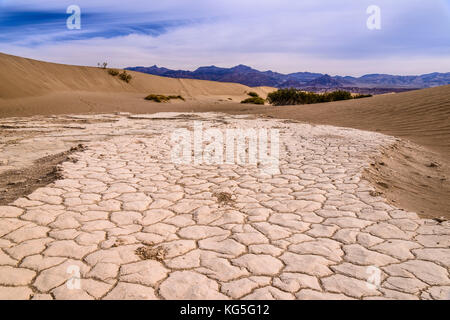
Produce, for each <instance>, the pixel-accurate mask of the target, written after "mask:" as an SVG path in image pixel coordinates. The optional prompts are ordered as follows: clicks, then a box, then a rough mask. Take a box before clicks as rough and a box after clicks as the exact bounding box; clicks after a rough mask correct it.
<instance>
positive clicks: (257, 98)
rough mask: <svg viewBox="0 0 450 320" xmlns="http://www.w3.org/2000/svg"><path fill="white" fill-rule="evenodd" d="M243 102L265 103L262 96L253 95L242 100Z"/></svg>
mask: <svg viewBox="0 0 450 320" xmlns="http://www.w3.org/2000/svg"><path fill="white" fill-rule="evenodd" d="M241 103H252V104H264V99H263V98H261V97H251V98H247V99H245V100H242V101H241Z"/></svg>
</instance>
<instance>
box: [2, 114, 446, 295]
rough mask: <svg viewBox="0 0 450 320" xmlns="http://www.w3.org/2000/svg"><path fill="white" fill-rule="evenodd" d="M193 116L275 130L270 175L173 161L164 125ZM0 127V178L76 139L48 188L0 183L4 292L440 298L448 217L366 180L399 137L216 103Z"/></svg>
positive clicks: (36, 164) (9, 121)
mask: <svg viewBox="0 0 450 320" xmlns="http://www.w3.org/2000/svg"><path fill="white" fill-rule="evenodd" d="M194 120H197V121H202V122H203V125H204V127H205V128H208V127H214V128H217V129H225V128H262V127H266V128H277V129H278V130H280V173H279V174H275V175H267V174H264V173H262V172H261V171H260V170H259V169H260V168H258V166H257V165H249V164H242V165H237V164H229V165H205V164H202V165H194V164H192V165H185V164H184V165H181V164H174V163H173V162H172V161H171V158H170V150H171V147H172V142H171V139H170V137H171V133H172V132H173V131H174V130H175V129H177V128H192V126H193V122H194ZM0 126H1V128H2V130H3V131H2V132H3V134H2V141H1V144H0V161H2V163H1V164H2V166H0V174H5V173H6V172H8V171H10V170H21V168H31V169H33V168H34V169H33V170H34V171H39V170H40V166H42V167H44V166H45V162H46V161H50V159H49V158H46V157H48V156H49V155H54V154H58V153H62V152H66V151H67V150H68V149H70V148H71V147H74V146H77V145H79V144H81V145H82V146H80V147H78V148H75V149H73V150H72V151H71V153H70V155H69V154H68V155H67V159H65V160H66V161H64V162H63V163H62V164H61V165H60V166H59V167H58V170H56V171H55V170H53V171H50V172H49V175H53V177H54V178H52V182H51V183H50V184H48V185H46V184H45V183H44V182H45V181H41V185H40V184H39V183H40V181H30V177H31V176H27V177H23V179H22V180H19V181H10V182H9V186H8V187H7V188H5V189H3V190H0V191H1V192H2V193H4V194H5V195H3V196H2V199H6V200H4V201H3V202H4V203H3V205H2V206H0V299H6V298H9V299H11V298H16V299H450V278H449V270H450V249H449V247H450V222H449V221H446V220H445V219H444V220H439V219H424V218H421V217H419V216H418V215H417V214H416V213H413V212H409V211H406V210H402V209H400V208H398V207H396V206H394V205H393V204H392V202H388V201H386V200H385V198H384V197H383V195H382V194H380V193H379V192H377V191H376V190H375V189H374V187H373V185H371V184H370V183H369V182H368V181H367V180H366V179H364V178H363V174H364V169H368V168H370V165H371V162H372V161H373V160H372V159H373V158H374V157H377V156H380V153H381V149H382V148H383V147H388V146H390V145H393V144H395V143H396V142H398V140H399V139H398V138H394V137H392V136H387V135H383V134H381V133H377V132H369V131H360V130H357V129H348V128H338V127H332V126H325V125H311V124H304V123H299V122H296V121H291V120H281V119H273V118H267V117H255V116H253V115H225V114H219V113H156V114H151V115H145V114H139V115H134V114H129V113H116V114H99V115H92V114H91V115H80V114H78V115H57V116H33V117H29V118H4V119H1V120H0ZM8 132H9V133H8ZM7 133H8V134H7ZM39 159H40V160H39ZM31 169H30V170H31ZM33 170H32V171H33ZM27 179H28V180H27ZM38 180H39V179H38ZM28 184H32V186H29V185H28ZM33 185H34V187H33ZM15 186H21V187H23V188H25V189H26V188H29V189H30V188H31V189H30V190H29V191H30V192H31V193H29V194H23V195H21V194H20V190H19V189H20V188H19V189H17V188H15ZM16 189H17V190H19V191H18V192H17V193H12V194H11V190H13V191H14V190H16ZM8 192H9V193H10V194H7V193H8ZM74 270H75V271H79V280H80V287H79V288H73V287H71V286H70V285H68V280H69V278H71V277H72V276H73V273H72V271H74ZM68 271H71V272H68ZM377 278H378V279H377ZM72 280H73V279H72ZM75 280H76V279H75ZM377 280H379V281H377Z"/></svg>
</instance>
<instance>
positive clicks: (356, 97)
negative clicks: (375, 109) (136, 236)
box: [353, 93, 372, 99]
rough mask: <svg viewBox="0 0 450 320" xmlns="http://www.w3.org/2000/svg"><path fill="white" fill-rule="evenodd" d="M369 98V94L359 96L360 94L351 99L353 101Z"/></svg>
mask: <svg viewBox="0 0 450 320" xmlns="http://www.w3.org/2000/svg"><path fill="white" fill-rule="evenodd" d="M370 97H372V95H371V94H360V93H358V94H357V95H355V96H354V97H353V99H361V98H370Z"/></svg>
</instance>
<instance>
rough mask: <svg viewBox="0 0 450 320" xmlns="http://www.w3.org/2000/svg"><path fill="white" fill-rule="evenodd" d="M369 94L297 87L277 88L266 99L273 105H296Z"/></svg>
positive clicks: (362, 96)
mask: <svg viewBox="0 0 450 320" xmlns="http://www.w3.org/2000/svg"><path fill="white" fill-rule="evenodd" d="M369 96H371V95H361V94H359V95H355V96H353V95H352V94H351V93H350V92H348V91H344V90H337V91H333V92H327V93H314V92H305V91H301V90H298V89H294V88H290V89H279V90H277V91H275V92H271V93H269V95H268V96H267V101H269V103H271V104H273V105H275V106H284V105H297V104H313V103H323V102H332V101H342V100H351V99H360V98H366V97H369Z"/></svg>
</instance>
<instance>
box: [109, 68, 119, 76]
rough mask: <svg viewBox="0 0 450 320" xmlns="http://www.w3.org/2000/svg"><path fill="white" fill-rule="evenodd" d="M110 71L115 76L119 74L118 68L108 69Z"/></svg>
mask: <svg viewBox="0 0 450 320" xmlns="http://www.w3.org/2000/svg"><path fill="white" fill-rule="evenodd" d="M108 73H109V74H110V75H112V76H113V77H115V76H117V75H118V74H119V71H118V70H116V69H108Z"/></svg>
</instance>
